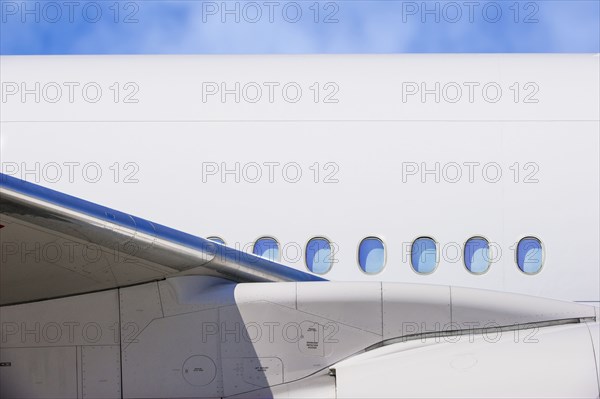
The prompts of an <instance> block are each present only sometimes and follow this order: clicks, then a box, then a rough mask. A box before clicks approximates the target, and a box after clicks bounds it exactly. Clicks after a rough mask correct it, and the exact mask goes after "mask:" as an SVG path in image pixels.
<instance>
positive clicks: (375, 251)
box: [358, 237, 385, 274]
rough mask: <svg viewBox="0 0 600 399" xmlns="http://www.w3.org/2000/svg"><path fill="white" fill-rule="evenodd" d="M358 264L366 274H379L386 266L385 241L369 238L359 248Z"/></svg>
mask: <svg viewBox="0 0 600 399" xmlns="http://www.w3.org/2000/svg"><path fill="white" fill-rule="evenodd" d="M358 264H359V265H360V268H361V269H362V271H363V272H365V273H370V274H371V273H379V272H380V271H382V270H383V266H384V264H385V248H384V246H383V241H381V240H380V239H379V238H375V237H367V238H365V239H364V240H362V241H361V243H360V246H359V247H358Z"/></svg>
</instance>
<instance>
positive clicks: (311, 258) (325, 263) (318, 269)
mask: <svg viewBox="0 0 600 399" xmlns="http://www.w3.org/2000/svg"><path fill="white" fill-rule="evenodd" d="M332 258H333V256H332V253H331V244H330V243H329V241H328V240H327V239H325V238H320V237H317V238H313V239H311V240H310V241H309V242H308V244H306V266H307V267H308V270H310V271H311V272H313V273H317V274H324V273H327V272H328V271H329V269H331V264H332V263H333V259H332Z"/></svg>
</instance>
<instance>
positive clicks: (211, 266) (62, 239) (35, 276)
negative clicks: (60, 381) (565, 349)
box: [0, 174, 324, 305]
mask: <svg viewBox="0 0 600 399" xmlns="http://www.w3.org/2000/svg"><path fill="white" fill-rule="evenodd" d="M0 224H1V225H2V226H3V227H2V228H0V241H1V245H2V247H1V249H2V253H1V258H2V262H1V267H0V277H1V278H0V304H1V305H6V304H11V303H18V302H26V301H33V300H40V299H47V298H53V297H58V296H66V295H72V294H79V293H84V292H90V291H96V290H101V289H109V288H115V287H119V286H125V285H131V284H136V283H140V282H144V281H151V280H156V279H162V278H165V277H168V276H172V275H181V274H199V275H208V276H216V277H222V278H226V279H229V280H233V281H236V282H280V281H324V279H322V278H320V277H318V276H315V275H312V274H309V273H305V272H302V271H299V270H296V269H293V268H290V267H287V266H284V265H282V264H279V263H276V262H272V261H270V260H268V259H264V258H261V257H258V256H255V255H252V254H248V253H246V252H244V251H240V250H236V249H233V248H229V247H226V246H223V245H220V244H217V243H214V242H212V241H209V240H207V239H204V238H201V237H197V236H193V235H191V234H187V233H184V232H181V231H178V230H175V229H171V228H169V227H166V226H163V225H160V224H156V223H152V222H150V221H147V220H144V219H141V218H138V217H135V216H132V215H128V214H125V213H123V212H119V211H116V210H114V209H110V208H107V207H104V206H101V205H97V204H94V203H92V202H89V201H85V200H82V199H79V198H76V197H73V196H70V195H67V194H64V193H60V192H58V191H55V190H51V189H48V188H45V187H41V186H38V185H36V184H33V183H29V182H26V181H23V180H20V179H16V178H14V177H11V176H8V175H5V174H0Z"/></svg>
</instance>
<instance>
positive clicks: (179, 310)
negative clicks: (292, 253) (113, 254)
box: [0, 276, 598, 399]
mask: <svg viewBox="0 0 600 399" xmlns="http://www.w3.org/2000/svg"><path fill="white" fill-rule="evenodd" d="M365 284H366V286H365V290H364V291H365V293H364V294H363V295H362V296H361V302H364V305H363V306H364V308H361V309H362V310H360V309H358V308H357V307H356V306H353V304H352V303H353V301H352V296H353V295H354V294H356V293H357V292H360V291H361V290H360V288H361V287H360V283H356V282H349V283H343V282H328V283H325V284H323V283H313V282H287V283H234V282H231V281H228V280H224V279H219V278H214V277H210V276H179V277H174V278H167V279H166V280H164V281H159V282H151V283H147V284H141V285H137V286H132V287H123V288H119V289H113V290H109V291H104V292H99V293H91V294H84V295H78V296H71V297H66V298H60V299H53V300H47V301H39V302H32V303H27V304H20V305H11V306H4V307H2V308H1V313H0V315H1V319H2V320H1V321H2V326H3V331H2V350H3V352H2V358H1V359H0V362H1V363H2V364H4V365H5V366H2V367H0V377H1V378H2V380H3V382H4V381H9V383H3V384H2V386H1V387H0V389H1V390H2V392H0V394H1V395H2V397H5V396H7V395H8V394H9V393H10V395H13V396H15V397H24V396H27V395H29V397H30V398H36V397H44V396H43V395H44V394H43V392H50V393H51V392H64V393H65V395H66V397H69V395H71V392H72V384H71V383H68V381H70V380H68V378H70V379H71V380H72V379H73V378H75V379H76V381H78V384H79V386H82V382H85V380H84V378H89V382H90V383H89V384H87V383H86V384H85V385H83V388H84V390H82V391H80V393H79V394H77V395H76V396H73V397H89V396H94V397H113V398H117V397H123V398H132V399H133V398H142V397H144V398H164V397H171V398H192V397H194V398H212V397H235V396H239V395H241V396H242V397H253V396H255V397H256V396H258V397H283V398H285V397H287V398H289V397H299V396H301V393H302V394H305V395H306V396H307V397H311V396H310V395H314V397H320V396H321V395H324V396H325V397H331V396H332V391H331V390H332V388H333V387H335V390H336V391H335V396H334V397H338V398H344V397H365V396H377V397H399V396H400V397H401V396H403V395H404V396H411V395H413V396H414V394H415V392H417V390H418V387H419V386H420V384H421V382H423V378H426V379H428V378H430V377H431V375H432V374H430V373H434V374H435V375H447V376H455V377H456V378H455V379H458V380H459V379H461V378H462V379H465V381H467V380H473V379H475V380H477V381H481V384H480V383H478V382H475V383H474V386H473V387H470V388H469V387H468V384H467V383H466V382H465V383H464V384H456V383H455V380H454V379H453V380H450V379H448V380H444V378H441V379H439V378H438V380H437V382H436V384H431V383H429V384H428V386H427V387H426V388H424V387H422V386H421V387H420V388H421V389H422V391H420V392H428V393H429V395H426V394H424V393H422V395H424V396H429V397H431V396H436V395H437V394H439V393H440V392H446V394H448V393H449V394H451V395H450V396H463V393H465V391H464V390H465V389H472V391H471V394H470V395H471V396H474V395H476V394H475V393H477V396H479V395H483V394H484V392H486V391H485V389H487V388H486V387H493V388H494V389H496V388H498V391H493V392H495V393H496V392H499V393H503V392H504V393H506V395H504V396H507V397H522V396H525V397H527V396H530V397H534V396H537V397H546V396H548V393H549V392H552V391H549V389H550V388H549V387H552V388H553V389H554V388H556V389H555V392H556V395H557V396H563V397H564V396H566V394H567V393H575V394H577V395H579V394H581V395H584V397H585V395H588V396H589V395H593V394H594V392H595V394H596V395H597V390H595V389H597V383H598V381H597V373H596V369H595V355H594V353H595V352H594V345H596V344H595V343H594V342H593V339H592V338H591V335H590V333H593V331H594V329H596V327H594V326H597V321H596V311H595V309H594V308H593V307H590V306H587V305H581V304H576V303H570V302H560V301H556V300H549V299H548V300H544V299H540V298H534V297H529V296H526V295H517V294H509V293H502V292H495V293H493V292H488V291H480V292H479V294H480V297H481V298H483V300H482V302H481V304H477V303H475V304H473V306H471V307H469V306H465V302H469V301H471V300H476V298H477V297H478V296H477V295H476V294H477V292H475V291H472V290H469V292H468V295H470V296H468V295H462V298H464V300H459V301H457V302H456V303H455V302H454V301H451V298H450V296H451V292H453V291H458V290H459V289H458V288H455V287H433V286H428V285H413V284H402V283H377V284H375V283H365ZM377 291H379V292H377ZM343 293H345V296H346V298H347V299H348V300H347V301H346V303H345V301H344V294H343ZM432 293H435V295H431V294H432ZM376 294H378V295H376ZM359 296H360V295H359ZM335 307H337V309H338V310H337V311H336V312H333V311H331V309H333V308H335ZM482 307H487V308H489V310H490V312H485V311H483V309H482ZM369 308H371V309H376V308H378V309H384V312H383V313H381V312H375V311H373V310H371V311H372V312H373V315H369V317H368V318H365V319H361V318H357V317H356V314H357V313H358V312H364V311H368V309H369ZM426 310H434V312H431V313H428V312H426ZM434 314H437V315H439V319H438V320H434V319H433V318H432V315H434ZM455 314H456V315H457V316H456V319H455V318H454V317H455V316H454V315H455ZM565 317H568V319H565ZM448 320H453V321H454V322H450V323H448V322H447V321H448ZM458 320H461V321H463V323H461V324H459V323H457V321H458ZM466 321H468V323H467V322H466ZM588 325H589V327H590V328H589V329H588ZM406 326H410V328H407V327H406ZM414 326H418V327H417V329H414V328H413V327H414ZM596 330H597V329H596ZM382 331H385V332H386V335H383V334H382V333H381V332H382ZM48 348H53V350H54V348H67V349H68V350H69V351H70V352H69V351H67V352H64V354H63V352H52V351H51V352H48V351H47V349H48ZM21 349H23V351H21V352H19V351H20V350H21ZM26 351H27V352H26ZM20 353H21V354H23V356H21V355H20ZM73 353H77V354H78V357H77V359H78V363H77V364H76V369H75V368H73V362H72V361H71V360H69V359H72V357H73ZM523 353H525V354H526V356H525V357H524V358H521V355H522V354H523ZM465 354H470V355H465ZM117 355H119V356H117ZM61 356H62V357H61ZM465 356H466V357H465ZM59 357H60V358H61V359H62V358H64V359H65V360H64V361H63V362H62V363H61V362H60V361H58V360H59ZM49 359H50V360H52V359H54V360H52V362H53V365H54V366H53V367H54V368H58V369H60V372H61V373H63V374H64V375H65V376H66V377H65V378H67V377H68V378H67V379H65V380H64V381H65V383H64V384H63V385H59V386H57V385H55V382H54V380H50V379H46V380H45V379H43V378H42V379H39V384H38V385H40V386H46V387H47V390H43V389H41V390H40V391H35V392H34V391H32V390H31V389H30V388H29V384H31V383H32V382H31V380H30V379H31V378H37V377H35V374H31V373H29V370H30V369H31V367H34V366H35V367H41V366H42V365H43V364H45V363H44V362H45V361H46V360H49ZM82 359H83V360H85V362H83V361H82ZM436 359H438V360H436ZM563 360H564V364H566V365H567V366H568V367H569V370H570V371H569V372H568V373H566V374H568V375H566V376H565V377H564V378H563V379H560V378H558V374H552V373H564V368H563V367H559V363H560V362H562V361H563ZM432 362H435V363H436V364H433V365H432ZM557 362H558V363H557ZM6 363H11V364H10V366H6ZM27 365H30V366H31V367H30V366H27ZM36 365H37V366H36ZM395 365H397V367H396V366H395ZM506 368H508V371H506V375H508V376H509V377H510V378H514V379H515V383H514V384H506V381H503V379H502V378H498V375H499V373H501V372H503V370H505V369H506ZM329 370H334V371H331V372H330V371H329ZM427 370H431V371H427ZM551 370H554V371H551ZM74 373H76V374H77V375H76V376H75V377H73V374H74ZM389 373H393V375H394V376H396V378H392V375H390V374H389ZM457 374H459V375H458V376H457ZM47 375H48V376H52V375H54V374H52V373H49V374H47ZM86 376H87V377H86ZM117 376H118V377H120V379H119V381H117ZM9 377H10V378H9ZM471 377H472V378H471ZM549 377H552V378H551V379H552V380H553V381H552V382H551V383H549V384H546V385H544V384H542V381H545V380H547V379H548V378H549ZM448 378H450V377H448ZM383 380H385V381H383ZM500 380H502V381H500ZM120 381H122V383H121V382H120ZM313 382H314V383H315V384H316V385H315V387H314V389H309V386H310V384H311V383H313ZM357 384H359V385H360V387H357ZM486 384H487V385H486ZM502 384H505V385H510V387H502V386H501V385H502ZM432 385H435V387H434V386H432ZM438 385H439V386H438ZM368 389H371V391H370V392H371V394H368V393H367V391H365V390H368ZM86 390H89V391H86ZM85 392H93V395H91V394H90V395H86V394H85ZM490 392H491V391H490ZM375 393H376V395H375ZM453 393H456V395H454V394H453ZM467 394H468V393H467ZM19 395H20V396H19ZM501 396H502V395H501Z"/></svg>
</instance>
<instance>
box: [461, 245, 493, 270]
mask: <svg viewBox="0 0 600 399" xmlns="http://www.w3.org/2000/svg"><path fill="white" fill-rule="evenodd" d="M465 266H466V267H467V270H469V271H470V272H471V273H485V272H486V271H487V270H488V269H489V267H490V243H489V242H488V240H486V239H485V238H483V237H472V238H469V240H468V241H467V243H466V244H465Z"/></svg>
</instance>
